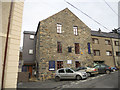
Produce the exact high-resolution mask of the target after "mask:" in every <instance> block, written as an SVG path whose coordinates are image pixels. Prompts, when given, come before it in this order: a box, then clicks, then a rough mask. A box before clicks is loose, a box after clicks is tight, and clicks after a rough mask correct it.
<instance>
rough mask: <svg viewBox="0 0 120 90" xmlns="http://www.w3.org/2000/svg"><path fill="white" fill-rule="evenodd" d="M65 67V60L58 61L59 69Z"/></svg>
mask: <svg viewBox="0 0 120 90" xmlns="http://www.w3.org/2000/svg"><path fill="white" fill-rule="evenodd" d="M60 68H63V61H57V69H60Z"/></svg>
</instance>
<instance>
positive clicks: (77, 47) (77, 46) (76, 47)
mask: <svg viewBox="0 0 120 90" xmlns="http://www.w3.org/2000/svg"><path fill="white" fill-rule="evenodd" d="M79 53H80V50H79V43H75V54H79Z"/></svg>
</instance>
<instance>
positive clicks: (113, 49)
mask: <svg viewBox="0 0 120 90" xmlns="http://www.w3.org/2000/svg"><path fill="white" fill-rule="evenodd" d="M110 40H111V46H112V54H113V62H114V66H115V67H116V63H115V56H114V49H113V42H112V38H110Z"/></svg>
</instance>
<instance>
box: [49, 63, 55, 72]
mask: <svg viewBox="0 0 120 90" xmlns="http://www.w3.org/2000/svg"><path fill="white" fill-rule="evenodd" d="M49 71H55V61H49Z"/></svg>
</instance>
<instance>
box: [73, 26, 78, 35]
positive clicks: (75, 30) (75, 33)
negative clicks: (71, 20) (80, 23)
mask: <svg viewBox="0 0 120 90" xmlns="http://www.w3.org/2000/svg"><path fill="white" fill-rule="evenodd" d="M73 31H74V35H77V34H78V27H77V26H74V27H73Z"/></svg>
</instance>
